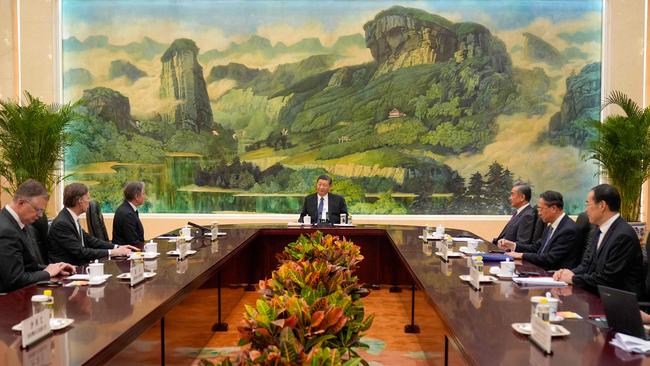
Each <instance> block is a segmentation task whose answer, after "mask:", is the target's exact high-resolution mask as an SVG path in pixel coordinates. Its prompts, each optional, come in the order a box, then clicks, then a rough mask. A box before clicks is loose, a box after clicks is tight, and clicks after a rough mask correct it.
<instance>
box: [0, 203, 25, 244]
mask: <svg viewBox="0 0 650 366" xmlns="http://www.w3.org/2000/svg"><path fill="white" fill-rule="evenodd" d="M2 213H3V214H4V215H5V216H6V218H7V219H8V220H9V222H11V224H12V225H13V226H14V227H15V228H16V230H18V231H19V232H20V237H21V238H22V239H23V241H26V240H27V234H25V232H24V231H23V230H22V229H21V228H20V224H18V221H16V219H14V217H13V216H11V214H10V213H9V211H7V209H6V208H3V209H2Z"/></svg>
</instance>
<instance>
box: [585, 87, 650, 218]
mask: <svg viewBox="0 0 650 366" xmlns="http://www.w3.org/2000/svg"><path fill="white" fill-rule="evenodd" d="M612 104H614V105H618V106H619V107H621V109H623V111H624V112H625V113H626V115H625V116H623V115H611V116H609V117H607V118H606V119H605V120H604V121H603V122H602V123H600V121H592V124H593V126H594V127H595V128H596V131H597V136H596V137H595V138H594V139H593V140H592V141H591V143H590V145H589V150H588V153H589V158H590V159H593V160H596V161H597V162H599V163H600V164H601V165H602V167H603V169H604V170H605V172H606V173H607V176H608V177H609V179H610V182H611V183H612V185H614V186H615V187H616V188H617V189H618V190H619V192H620V194H621V214H622V215H623V217H624V218H625V219H626V220H628V221H636V220H638V215H639V208H640V195H641V185H642V184H643V182H645V181H646V180H647V179H648V177H650V107H648V108H645V109H641V108H640V107H639V106H638V105H637V104H636V103H635V102H634V101H633V100H632V99H630V98H629V97H628V96H627V95H625V94H624V93H622V92H619V91H614V92H612V93H611V94H610V95H609V96H608V97H607V98H606V99H605V104H604V107H605V106H608V105H612ZM604 107H603V108H604Z"/></svg>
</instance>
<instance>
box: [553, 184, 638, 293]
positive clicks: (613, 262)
mask: <svg viewBox="0 0 650 366" xmlns="http://www.w3.org/2000/svg"><path fill="white" fill-rule="evenodd" d="M586 206H587V210H586V211H587V215H588V216H589V222H591V223H592V224H595V225H598V230H596V232H595V235H594V238H593V240H592V242H591V244H590V247H589V250H587V252H586V253H585V255H584V257H583V258H582V261H581V262H580V265H578V266H577V267H576V268H573V269H571V270H569V269H561V270H559V271H557V272H555V274H553V278H554V279H555V280H559V281H564V282H566V283H568V284H573V285H574V286H577V287H581V288H584V289H586V290H588V291H591V292H594V293H598V285H604V286H609V287H614V288H618V289H621V290H625V291H630V292H635V293H637V294H639V295H641V294H642V292H643V280H644V279H643V255H642V253H641V245H640V244H639V239H638V237H637V235H636V232H635V231H634V229H633V228H632V227H631V226H630V225H629V224H628V223H627V222H625V220H624V219H623V218H622V217H621V215H620V214H619V212H618V211H619V209H620V207H621V196H620V194H619V193H618V191H617V190H616V188H614V187H612V186H611V185H609V184H601V185H598V186H596V187H594V188H593V189H592V190H591V191H590V192H589V195H588V196H587V202H586Z"/></svg>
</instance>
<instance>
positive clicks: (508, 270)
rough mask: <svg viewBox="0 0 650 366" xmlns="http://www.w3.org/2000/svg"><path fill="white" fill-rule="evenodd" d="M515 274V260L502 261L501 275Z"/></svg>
mask: <svg viewBox="0 0 650 366" xmlns="http://www.w3.org/2000/svg"><path fill="white" fill-rule="evenodd" d="M514 274H515V262H513V261H503V262H501V268H500V270H499V275H501V276H503V277H512V276H514Z"/></svg>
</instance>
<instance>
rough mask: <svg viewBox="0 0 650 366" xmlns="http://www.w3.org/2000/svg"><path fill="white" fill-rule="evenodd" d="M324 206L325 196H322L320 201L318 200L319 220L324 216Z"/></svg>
mask: <svg viewBox="0 0 650 366" xmlns="http://www.w3.org/2000/svg"><path fill="white" fill-rule="evenodd" d="M323 206H325V198H324V197H321V198H320V202H318V220H320V219H321V217H323ZM318 220H317V221H318Z"/></svg>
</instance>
